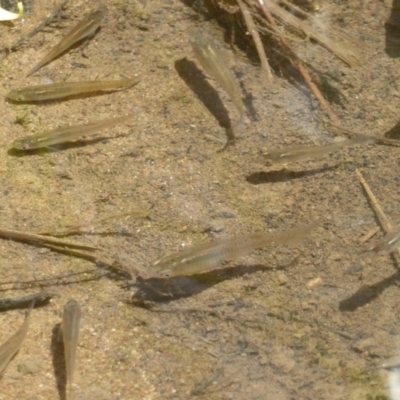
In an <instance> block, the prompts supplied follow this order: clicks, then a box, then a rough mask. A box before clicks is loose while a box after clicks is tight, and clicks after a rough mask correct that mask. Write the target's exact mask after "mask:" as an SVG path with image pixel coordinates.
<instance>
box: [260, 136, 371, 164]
mask: <svg viewBox="0 0 400 400" xmlns="http://www.w3.org/2000/svg"><path fill="white" fill-rule="evenodd" d="M374 141H375V139H374V138H373V137H371V136H357V137H355V138H353V139H348V140H342V141H341V142H337V143H332V144H326V145H322V146H299V147H287V148H285V149H283V150H275V151H271V152H268V153H264V158H265V159H267V160H268V161H270V162H271V163H273V164H287V163H289V162H296V161H301V160H305V159H307V158H319V157H323V156H324V155H325V154H329V153H332V152H334V151H336V150H340V149H342V148H344V147H350V146H356V145H359V144H365V143H373V142H374Z"/></svg>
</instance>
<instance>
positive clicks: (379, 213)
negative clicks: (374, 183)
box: [356, 169, 392, 233]
mask: <svg viewBox="0 0 400 400" xmlns="http://www.w3.org/2000/svg"><path fill="white" fill-rule="evenodd" d="M356 174H357V176H358V179H359V180H360V183H361V185H362V186H363V188H364V190H365V192H366V193H367V195H368V197H369V199H370V201H371V204H372V207H373V208H374V210H375V212H376V214H377V216H378V218H379V220H380V222H381V224H382V227H383V230H384V231H385V232H386V233H389V232H390V231H391V230H392V225H391V224H390V222H389V220H388V218H387V217H386V215H385V213H384V212H383V210H382V207H381V206H380V204H379V202H378V199H377V198H376V197H375V195H374V194H373V192H372V190H371V188H370V187H369V185H368V183H367V182H366V180H365V179H364V177H363V176H362V174H361V172H360V171H359V170H358V169H356Z"/></svg>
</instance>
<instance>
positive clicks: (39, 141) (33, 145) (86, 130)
mask: <svg viewBox="0 0 400 400" xmlns="http://www.w3.org/2000/svg"><path fill="white" fill-rule="evenodd" d="M132 118H133V116H132V115H125V116H123V117H117V118H110V119H105V120H101V121H98V122H91V123H89V124H85V125H74V126H65V127H63V128H58V129H55V130H54V131H50V132H44V133H39V134H37V135H31V136H27V137H25V138H23V139H17V140H14V142H13V143H12V147H13V148H14V149H17V150H34V149H39V148H41V147H49V146H54V145H56V144H60V143H65V142H69V141H71V140H74V139H78V138H80V137H82V136H85V135H89V134H91V133H94V132H97V131H100V130H101V129H105V128H109V127H111V126H114V125H117V124H120V123H122V122H125V121H128V120H129V119H132Z"/></svg>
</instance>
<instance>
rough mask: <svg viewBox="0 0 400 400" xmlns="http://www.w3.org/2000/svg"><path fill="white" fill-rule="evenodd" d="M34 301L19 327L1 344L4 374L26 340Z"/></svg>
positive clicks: (0, 365)
mask: <svg viewBox="0 0 400 400" xmlns="http://www.w3.org/2000/svg"><path fill="white" fill-rule="evenodd" d="M32 307H33V303H32V305H31V307H30V309H29V310H28V312H27V314H26V316H25V321H24V322H23V324H22V325H21V326H20V327H19V329H18V330H17V331H16V332H15V333H14V334H13V335H12V336H11V337H10V338H8V339H7V340H6V341H5V342H4V343H3V344H2V345H0V375H2V374H3V372H4V370H5V369H6V367H7V365H8V363H9V362H10V360H11V359H12V358H13V357H14V356H15V354H17V352H18V351H19V349H20V348H21V346H22V343H23V342H24V340H25V337H26V334H27V332H28V328H29V322H30V318H31V311H32Z"/></svg>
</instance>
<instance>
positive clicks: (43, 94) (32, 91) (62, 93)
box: [6, 79, 139, 101]
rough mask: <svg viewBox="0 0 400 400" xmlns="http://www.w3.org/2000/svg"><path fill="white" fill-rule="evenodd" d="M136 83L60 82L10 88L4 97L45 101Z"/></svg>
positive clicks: (115, 88)
mask: <svg viewBox="0 0 400 400" xmlns="http://www.w3.org/2000/svg"><path fill="white" fill-rule="evenodd" d="M137 83H139V79H122V80H115V81H87V82H60V83H51V84H49V85H37V86H29V87H25V88H22V89H14V90H11V92H10V93H8V94H7V96H6V97H8V98H9V99H11V100H14V101H45V100H54V99H61V98H63V97H69V96H75V95H78V94H82V93H92V92H105V91H114V90H125V89H128V88H130V87H131V86H133V85H136V84H137Z"/></svg>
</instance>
